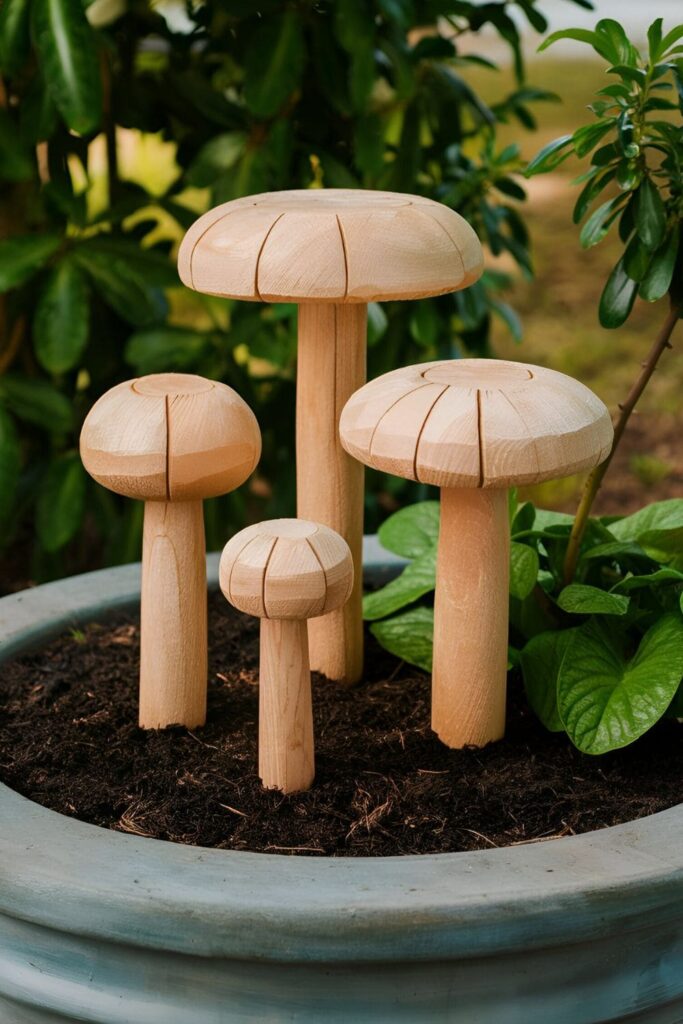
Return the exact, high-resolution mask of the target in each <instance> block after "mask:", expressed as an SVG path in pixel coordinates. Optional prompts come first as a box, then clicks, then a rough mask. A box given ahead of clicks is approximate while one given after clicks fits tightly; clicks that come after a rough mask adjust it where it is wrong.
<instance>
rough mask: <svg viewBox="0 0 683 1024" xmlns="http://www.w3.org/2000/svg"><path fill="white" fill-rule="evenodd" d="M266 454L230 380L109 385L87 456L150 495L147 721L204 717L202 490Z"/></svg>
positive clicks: (101, 474) (93, 416) (214, 491)
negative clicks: (110, 388) (219, 381)
mask: <svg viewBox="0 0 683 1024" xmlns="http://www.w3.org/2000/svg"><path fill="white" fill-rule="evenodd" d="M260 454H261V434H260V431H259V427H258V424H257V422H256V418H255V416H254V414H253V413H252V411H251V410H250V409H249V407H248V406H247V405H246V403H245V402H243V401H242V399H241V398H240V397H239V395H238V394H237V393H236V392H235V391H233V390H232V389H231V388H229V387H227V386H226V385H225V384H221V383H218V382H217V381H211V380H207V379H206V378H204V377H197V376H195V375H193V374H179V373H160V374H151V375H150V376H147V377H140V378H138V379H136V380H132V381H126V382H125V383H123V384H120V385H118V386H117V387H115V388H113V389H112V390H111V391H109V392H107V394H105V395H103V396H102V398H100V399H99V401H98V402H96V403H95V405H94V406H93V408H92V409H91V411H90V413H89V414H88V416H87V418H86V420H85V423H84V425H83V430H82V432H81V457H82V459H83V463H84V465H85V468H86V469H87V470H88V472H89V473H90V474H91V475H92V476H93V477H94V478H95V479H96V480H98V481H99V482H100V483H101V484H103V485H104V486H105V487H108V488H109V489H110V490H113V491H116V492H117V493H119V494H124V495H126V496H127V497H131V498H139V499H142V500H143V501H145V503H146V504H145V525H144V540H143V552H142V568H143V585H142V652H141V662H140V724H141V726H142V727H143V728H150V729H159V728H164V727H165V726H167V725H175V724H179V725H185V726H187V727H188V728H193V727H194V726H196V725H200V724H202V723H203V722H204V719H205V715H206V684H207V675H206V673H207V656H206V649H207V622H206V567H205V543H204V527H203V515H202V504H201V502H202V499H203V498H208V497H213V496H214V495H218V494H226V493H227V492H229V491H232V490H234V488H236V487H238V486H239V485H240V484H241V483H243V482H244V480H246V478H247V477H248V476H249V475H250V473H251V472H252V470H253V469H254V467H255V466H256V463H257V462H258V459H259V456H260Z"/></svg>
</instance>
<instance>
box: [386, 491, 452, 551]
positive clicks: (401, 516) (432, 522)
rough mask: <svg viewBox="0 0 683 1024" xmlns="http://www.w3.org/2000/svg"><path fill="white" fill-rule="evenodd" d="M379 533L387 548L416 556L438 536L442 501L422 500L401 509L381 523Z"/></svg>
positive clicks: (428, 548) (432, 543) (429, 546)
mask: <svg viewBox="0 0 683 1024" xmlns="http://www.w3.org/2000/svg"><path fill="white" fill-rule="evenodd" d="M378 535H379V541H380V544H381V545H382V547H385V548H386V549H387V551H393V552H394V554H396V555H402V556H403V557H404V558H417V557H418V556H419V555H422V554H424V553H425V552H426V551H429V550H430V548H433V547H434V546H435V545H436V543H437V541H438V539H439V502H438V501H420V502H417V503H416V504H415V505H407V506H406V507H405V508H402V509H399V510H398V512H394V514H393V515H392V516H389V518H388V519H386V520H385V521H384V522H383V523H382V525H381V526H380V528H379V534H378Z"/></svg>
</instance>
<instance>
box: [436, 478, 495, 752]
mask: <svg viewBox="0 0 683 1024" xmlns="http://www.w3.org/2000/svg"><path fill="white" fill-rule="evenodd" d="M509 562H510V530H509V525H508V495H507V490H505V489H500V490H481V489H478V488H472V489H466V488H462V489H453V488H444V489H443V490H442V492H441V527H440V533H439V548H438V555H437V583H436V596H435V605H434V663H433V677H432V728H433V730H434V731H435V732H436V734H437V735H438V736H439V738H440V739H441V740H442V741H443V742H444V743H445V744H446V745H447V746H449V747H453V748H460V747H464V746H469V745H472V746H476V747H481V746H484V744H486V743H490V742H491V741H493V740H497V739H500V738H501V737H502V736H503V734H504V732H505V695H506V693H505V691H506V682H507V637H508V587H509V575H510V568H509Z"/></svg>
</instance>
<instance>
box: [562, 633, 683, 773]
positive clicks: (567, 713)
mask: <svg viewBox="0 0 683 1024" xmlns="http://www.w3.org/2000/svg"><path fill="white" fill-rule="evenodd" d="M682 677H683V620H682V619H681V616H680V615H679V614H671V615H665V616H664V617H663V618H661V619H659V620H658V621H657V622H656V623H655V624H654V625H653V626H652V627H651V628H650V629H649V630H648V632H647V633H646V634H645V636H644V637H643V639H642V640H641V642H640V644H639V646H638V650H637V651H636V653H635V655H634V656H633V657H632V658H630V659H627V657H626V656H625V653H624V650H623V647H622V644H621V643H620V640H619V637H618V636H617V635H615V634H614V633H613V632H612V631H611V630H610V629H609V628H608V627H606V626H604V625H602V624H599V623H598V622H597V621H596V620H590V621H589V622H588V623H586V625H585V626H582V627H580V628H579V629H578V630H577V631H576V632H575V633H574V635H573V636H572V638H571V640H570V641H569V644H568V647H567V651H566V653H565V656H564V658H563V660H562V664H561V666H560V674H559V680H558V688H557V690H558V708H559V712H560V716H561V718H562V721H563V722H564V726H565V728H566V730H567V733H568V735H569V738H570V739H571V741H572V743H574V745H575V746H576V747H578V749H579V750H581V751H583V752H584V753H586V754H605V753H607V751H609V750H616V749H618V748H619V747H625V746H627V745H628V744H629V743H633V741H634V740H636V739H638V737H639V736H642V734H643V733H644V732H647V730H648V729H650V728H651V727H652V726H653V725H654V724H655V722H657V721H658V720H659V719H660V718H661V717H662V715H663V714H664V713H665V711H666V710H667V708H668V707H669V705H670V703H671V701H672V699H673V697H674V694H675V693H676V691H677V689H678V687H679V685H680V682H681V678H682Z"/></svg>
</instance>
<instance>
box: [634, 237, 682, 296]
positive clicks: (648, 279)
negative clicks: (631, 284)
mask: <svg viewBox="0 0 683 1024" xmlns="http://www.w3.org/2000/svg"><path fill="white" fill-rule="evenodd" d="M677 255H678V231H677V230H673V231H672V232H671V234H670V235H669V238H668V240H667V241H666V242H665V244H664V245H663V246H662V247H661V249H658V250H657V252H656V253H655V254H654V256H653V257H652V262H651V263H650V266H649V268H648V271H647V273H646V274H645V276H644V277H643V279H642V283H641V285H640V290H639V295H640V297H641V299H645V301H646V302H656V301H657V300H658V299H661V298H662V297H663V296H664V295H666V293H667V292H668V290H669V286H670V284H671V280H672V278H673V273H674V267H675V266H676V256H677Z"/></svg>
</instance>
